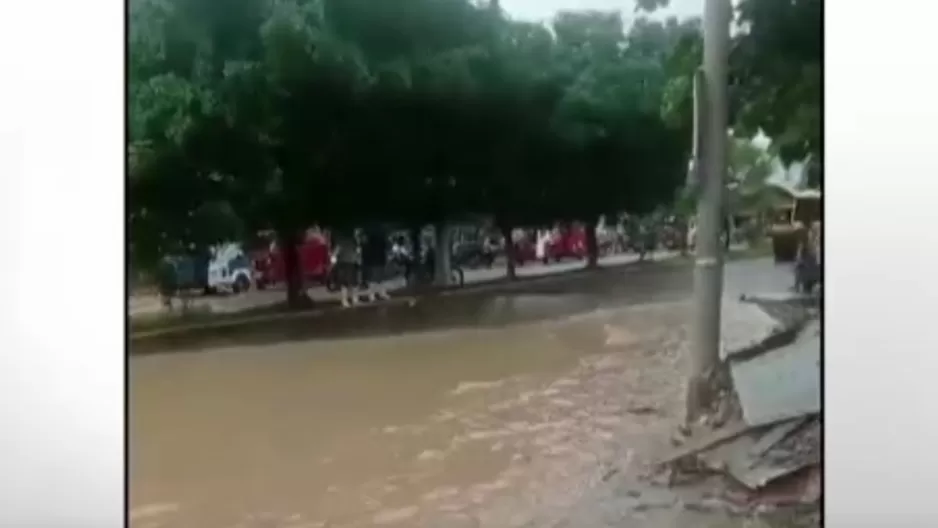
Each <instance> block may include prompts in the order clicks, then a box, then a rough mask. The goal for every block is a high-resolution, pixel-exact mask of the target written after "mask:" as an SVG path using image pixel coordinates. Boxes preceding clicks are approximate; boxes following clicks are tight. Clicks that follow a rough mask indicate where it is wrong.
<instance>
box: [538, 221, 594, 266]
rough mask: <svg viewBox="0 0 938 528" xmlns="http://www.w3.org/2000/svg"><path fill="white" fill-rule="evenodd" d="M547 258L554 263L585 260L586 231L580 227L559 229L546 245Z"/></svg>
mask: <svg viewBox="0 0 938 528" xmlns="http://www.w3.org/2000/svg"><path fill="white" fill-rule="evenodd" d="M547 258H548V259H549V260H553V261H554V262H559V261H561V260H563V259H568V258H572V259H577V260H582V259H584V258H586V230H585V229H584V228H583V226H581V225H573V226H570V227H567V228H564V229H560V230H559V232H557V233H556V234H555V235H554V237H553V238H552V239H551V240H550V242H548V243H547Z"/></svg>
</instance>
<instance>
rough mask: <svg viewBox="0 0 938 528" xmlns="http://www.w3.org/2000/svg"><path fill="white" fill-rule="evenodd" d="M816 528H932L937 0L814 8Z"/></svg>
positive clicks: (937, 394)
mask: <svg viewBox="0 0 938 528" xmlns="http://www.w3.org/2000/svg"><path fill="white" fill-rule="evenodd" d="M827 5H828V7H827V12H826V34H825V42H826V62H825V83H826V84H825V116H826V122H825V139H826V143H825V161H826V176H827V178H826V181H825V199H826V200H825V204H824V205H825V228H826V233H825V240H824V241H825V244H826V245H825V257H824V264H825V265H826V269H825V272H826V275H825V285H824V292H825V296H826V305H825V308H826V310H825V314H824V315H825V318H824V337H825V340H824V341H825V350H824V358H825V362H824V366H825V373H824V374H825V376H824V379H825V387H824V389H825V400H824V409H825V417H824V425H825V461H826V464H825V470H826V472H825V506H826V516H825V525H826V526H832V527H837V528H839V527H844V528H847V527H854V528H863V527H867V526H876V527H886V526H894V527H896V528H900V527H903V528H904V527H912V526H916V527H918V526H922V527H925V526H927V527H934V526H938V500H936V499H935V498H934V492H933V491H932V490H935V489H938V459H936V452H938V451H936V450H938V426H936V423H935V422H936V420H935V418H936V411H935V409H936V407H938V406H936V404H938V333H936V332H938V309H936V308H938V304H936V301H938V275H936V272H938V268H936V267H938V254H936V247H938V236H936V235H938V230H936V228H938V207H936V205H938V202H936V201H935V198H936V197H938V186H936V181H938V179H936V178H938V133H936V132H935V130H934V127H935V123H936V120H938V90H936V89H935V71H936V66H938V54H936V53H935V50H936V49H938V46H936V44H935V43H934V38H935V37H936V30H935V26H934V24H933V22H934V21H935V14H936V11H938V6H936V5H935V4H934V3H932V2H913V1H910V0H905V1H899V2H889V3H885V2H883V3H879V2H875V3H874V2H833V1H832V2H828V4H827Z"/></svg>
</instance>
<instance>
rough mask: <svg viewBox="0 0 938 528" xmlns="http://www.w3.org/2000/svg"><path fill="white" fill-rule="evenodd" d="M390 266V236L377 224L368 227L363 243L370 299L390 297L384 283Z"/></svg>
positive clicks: (365, 276) (363, 265)
mask: <svg viewBox="0 0 938 528" xmlns="http://www.w3.org/2000/svg"><path fill="white" fill-rule="evenodd" d="M387 267H388V237H387V234H386V233H385V231H384V229H381V228H380V227H379V226H377V225H372V226H370V227H368V228H367V229H366V231H365V240H364V243H363V244H362V273H363V274H364V278H365V284H366V285H367V291H368V300H369V301H370V302H374V301H375V300H377V299H381V300H387V299H389V298H390V295H388V290H387V288H386V287H385V285H384V280H385V279H386V278H387V277H386V270H387Z"/></svg>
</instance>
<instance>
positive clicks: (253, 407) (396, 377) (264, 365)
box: [131, 316, 667, 528]
mask: <svg viewBox="0 0 938 528" xmlns="http://www.w3.org/2000/svg"><path fill="white" fill-rule="evenodd" d="M597 317H598V318H597ZM601 319H602V317H601V316H595V317H593V318H584V317H582V316H580V317H575V318H570V319H567V320H566V321H562V322H553V323H533V324H527V325H520V326H515V327H510V328H502V329H490V330H479V331H468V330H467V331H451V332H434V333H426V334H416V335H408V336H402V337H398V338H384V339H361V340H343V341H319V342H313V343H306V344H293V345H280V346H272V347H266V348H263V349H261V348H243V349H231V350H217V351H213V352H206V353H203V354H186V355H166V356H150V357H141V358H135V359H134V360H132V365H131V387H132V389H131V409H132V412H131V442H132V453H131V458H132V467H131V487H132V488H131V489H132V503H133V506H134V507H135V508H137V509H138V510H137V511H138V519H137V520H136V521H135V525H139V526H144V524H143V523H144V518H148V517H152V519H149V520H148V521H146V522H151V523H152V522H159V523H160V524H158V525H153V526H167V527H169V526H182V525H192V524H193V523H195V524H198V525H200V526H204V527H205V528H211V527H213V526H237V525H239V523H242V525H243V523H245V522H248V523H250V522H251V520H250V517H251V516H257V515H260V514H262V513H263V514H266V515H267V516H269V517H278V518H279V519H280V521H277V523H278V524H276V525H277V526H286V524H283V523H284V522H286V520H288V519H292V518H294V517H295V518H296V519H300V520H302V521H303V522H323V523H325V522H328V523H329V524H328V525H329V526H369V525H373V524H385V523H387V524H391V523H397V522H405V521H406V520H407V519H410V521H407V522H415V521H414V519H416V518H418V517H419V518H425V519H426V520H427V521H428V522H429V520H430V519H431V518H432V517H433V515H443V514H453V513H456V512H459V513H462V514H465V515H473V516H474V517H475V518H478V519H479V521H480V522H485V520H484V519H485V518H486V517H485V516H486V515H492V514H483V513H482V512H481V511H480V510H478V507H481V506H484V505H492V504H493V500H494V499H493V498H492V495H493V494H495V495H498V496H500V497H508V496H511V495H512V493H511V491H512V490H515V491H518V490H521V489H525V490H526V492H527V493H532V489H533V488H532V487H531V486H530V482H531V481H532V480H536V478H535V477H534V474H535V473H537V472H538V471H541V472H543V473H544V479H547V478H548V477H549V476H550V474H551V472H553V471H555V469H551V468H549V467H548V466H552V464H547V465H544V466H543V467H541V466H539V464H541V463H542V462H543V461H545V460H552V461H562V460H564V459H565V458H566V457H572V458H574V459H576V460H581V459H582V461H585V462H586V464H587V465H589V466H596V465H597V464H596V459H597V457H600V456H601V454H602V450H603V449H605V447H603V446H607V445H608V446H611V445H612V444H614V443H615V442H616V441H621V438H620V437H617V433H618V431H615V426H616V424H617V423H618V422H619V420H620V419H621V417H622V416H623V414H624V413H626V412H627V410H626V406H627V405H629V402H630V401H632V403H635V401H638V400H640V399H641V398H642V396H641V395H642V394H643V393H642V391H636V390H634V387H633V390H632V391H631V394H632V395H631V397H630V398H629V399H621V398H614V396H615V395H614V394H613V393H612V392H609V391H612V390H615V391H616V392H621V387H619V386H620V385H622V382H623V381H624V382H626V384H628V383H629V382H628V379H627V378H628V376H629V375H628V374H625V376H626V379H623V378H622V376H623V374H624V372H622V370H623V365H624V363H623V361H625V356H622V357H617V356H616V355H615V352H614V349H616V347H620V348H621V347H627V346H631V345H634V344H636V342H637V341H638V339H639V338H638V337H637V335H632V334H631V333H630V331H629V330H619V331H618V333H617V331H616V330H615V329H611V328H607V327H606V326H604V323H601V322H599V321H600V320H601ZM660 323H661V321H659V325H660ZM666 326H667V325H664V326H659V327H660V328H666ZM646 339H648V336H646ZM610 347H611V348H610ZM621 353H622V352H620V354H621ZM608 354H613V355H612V356H608ZM607 356H608V357H607ZM635 377H636V379H637V378H638V376H637V375H635ZM642 377H643V378H645V379H646V380H651V379H654V376H649V375H645V376H642ZM659 389H660V388H657V387H656V388H654V391H653V392H655V393H657V392H658V391H659ZM651 393H652V390H651V388H649V391H648V394H647V395H646V396H645V397H646V398H647V397H650V395H651ZM597 399H598V401H594V400H597ZM607 399H608V400H609V401H603V400H607ZM614 399H615V400H617V401H612V400H614ZM633 400H634V401H633ZM648 419H650V416H649V417H645V418H643V420H648ZM575 436H578V437H582V438H580V439H579V440H578V439H576V438H574V437H575ZM590 436H592V437H594V438H592V439H589V438H587V437H590ZM597 442H598V443H597ZM577 443H579V446H577ZM569 462H570V461H567V462H566V463H562V464H560V465H561V466H562V465H564V464H566V465H568V466H569ZM538 468H540V469H538ZM569 496H570V497H573V495H569ZM148 505H149V506H150V507H151V508H152V507H153V505H168V506H165V507H164V508H163V509H159V508H157V509H156V510H154V511H157V512H158V513H159V514H158V515H157V514H154V515H152V516H147V515H142V516H141V514H140V513H139V512H144V513H145V512H146V510H145V509H140V508H145V507H147V506H148ZM470 510H471V511H472V513H469V511H470ZM158 519H159V520H158ZM291 522H292V521H291ZM245 526H250V524H247V525H245Z"/></svg>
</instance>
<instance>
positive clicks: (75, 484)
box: [0, 0, 938, 528]
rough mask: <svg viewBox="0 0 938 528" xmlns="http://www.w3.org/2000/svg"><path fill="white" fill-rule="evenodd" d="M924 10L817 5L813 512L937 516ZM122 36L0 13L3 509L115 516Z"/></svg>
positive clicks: (877, 517)
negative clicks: (823, 299)
mask: <svg viewBox="0 0 938 528" xmlns="http://www.w3.org/2000/svg"><path fill="white" fill-rule="evenodd" d="M934 10H935V4H934V3H930V2H923V1H916V2H912V1H909V0H905V1H898V2H895V1H894V2H889V3H882V2H876V3H873V2H856V1H854V2H846V1H838V2H833V1H831V2H829V5H828V7H827V34H826V42H827V44H826V46H827V62H826V68H827V69H826V94H825V95H826V99H825V101H826V118H827V120H826V138H827V143H826V167H827V170H826V173H827V178H826V188H825V192H826V203H825V207H826V211H827V215H826V222H825V224H826V225H825V228H826V234H825V243H826V248H825V264H826V266H827V268H826V285H825V291H826V296H827V305H826V308H827V311H826V314H825V343H826V345H827V346H826V350H825V357H826V360H825V367H826V372H825V381H826V386H825V396H826V399H825V409H826V413H825V426H826V434H825V442H826V452H825V456H826V490H825V503H826V508H827V512H826V518H825V525H826V526H832V527H838V528H839V527H845V528H847V527H849V528H862V527H865V526H876V527H882V526H895V527H907V526H922V527H924V526H938V501H936V500H935V499H934V498H933V493H932V492H931V491H929V490H932V489H935V488H936V487H938V471H936V470H938V461H936V459H934V458H932V456H933V455H934V453H935V450H936V449H938V427H936V426H935V424H934V422H935V415H936V412H935V410H934V409H935V408H934V407H933V405H935V403H936V402H938V392H936V386H938V338H936V334H935V331H936V330H938V315H936V313H938V312H936V306H938V303H936V301H938V280H936V271H935V267H936V266H938V258H936V257H938V255H935V253H934V250H935V246H936V245H938V240H936V236H935V235H934V234H933V233H934V232H935V231H936V227H938V214H936V205H938V201H936V198H938V187H936V186H935V185H934V182H935V181H936V178H938V133H936V132H934V131H933V128H934V126H935V123H936V121H938V103H936V97H938V90H935V85H934V81H933V73H934V71H935V70H934V69H933V68H935V66H936V58H938V53H936V52H935V50H936V49H938V46H936V45H935V43H934V42H929V40H930V39H931V38H932V37H933V35H934V34H935V31H936V30H935V17H934V16H933V15H934ZM123 39H124V34H123V5H122V4H119V3H114V2H74V1H64V0H59V1H55V2H25V1H21V2H10V3H5V4H4V6H3V9H2V10H0V72H2V78H3V81H2V82H0V233H2V236H0V248H2V249H0V277H2V284H3V285H4V287H3V288H2V289H0V391H2V398H3V404H2V405H0V475H2V477H0V482H2V484H0V526H18V527H24V528H26V527H30V526H71V527H82V526H88V527H94V528H107V527H110V526H120V525H121V524H122V522H123V509H124V491H123V487H124V475H123V464H124V451H123V448H124V446H123V437H124V430H123V421H124V413H123V406H124V340H123V312H124V309H125V308H124V307H125V304H124V299H123V293H124V285H123V278H124V270H123V260H124V250H123V244H124V238H123V233H124V216H123V166H124V161H123V160H124V158H123V122H124V121H123V101H124V98H123V88H124V81H123V49H122V47H123ZM584 528H585V527H584Z"/></svg>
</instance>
